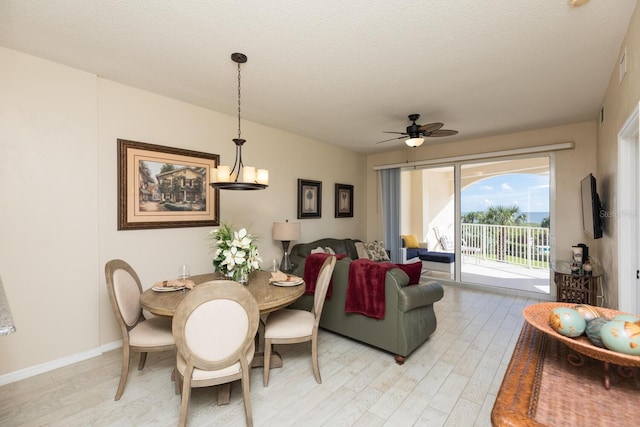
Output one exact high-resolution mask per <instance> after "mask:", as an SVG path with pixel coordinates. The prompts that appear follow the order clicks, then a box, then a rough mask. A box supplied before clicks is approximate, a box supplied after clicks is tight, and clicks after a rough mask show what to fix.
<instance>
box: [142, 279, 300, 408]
mask: <svg viewBox="0 0 640 427" xmlns="http://www.w3.org/2000/svg"><path fill="white" fill-rule="evenodd" d="M271 277H272V276H271V273H270V272H268V271H263V270H256V271H253V272H251V274H249V279H248V281H247V283H246V284H245V286H246V287H247V289H248V290H249V292H251V295H253V297H254V298H255V299H256V302H257V303H258V309H259V310H260V315H261V316H263V315H266V314H268V313H271V312H272V311H276V310H280V309H282V308H284V307H286V306H288V305H290V304H291V303H293V302H294V301H295V300H297V299H298V298H299V297H300V296H302V295H303V294H304V292H305V289H306V285H305V283H304V281H302V280H300V283H299V284H296V285H289V284H287V283H285V284H284V285H277V284H274V283H272V282H271ZM188 280H190V281H191V283H192V284H193V286H194V287H197V286H198V285H200V284H202V283H206V282H211V281H214V280H229V279H228V278H227V277H226V276H224V275H223V274H222V273H220V272H215V273H207V274H199V275H195V276H191V277H189V279H188ZM292 283H293V282H292ZM189 292H190V290H189V289H186V288H185V289H180V290H175V291H171V292H157V291H155V290H153V287H151V288H149V289H147V290H145V291H144V292H143V293H142V294H141V295H140V305H141V307H142V308H143V310H146V311H148V312H149V313H152V314H155V315H156V316H167V317H173V315H174V314H175V312H176V309H177V307H178V305H179V304H180V302H182V300H183V299H184V297H185V296H186V295H187V294H188V293H189ZM263 332H264V324H263V323H262V322H260V327H259V328H258V335H257V336H256V340H257V346H256V353H255V355H254V357H253V362H252V363H251V367H252V368H255V367H261V366H264V339H262V338H261V337H263V336H264V334H263ZM270 360H271V362H270V367H271V368H281V367H282V365H283V362H282V357H281V356H280V354H278V353H277V352H272V353H271V359H270ZM229 395H230V387H229V384H226V385H224V384H223V385H222V386H221V388H220V392H219V394H218V404H220V405H221V404H226V403H229Z"/></svg>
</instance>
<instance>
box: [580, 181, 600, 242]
mask: <svg viewBox="0 0 640 427" xmlns="http://www.w3.org/2000/svg"><path fill="white" fill-rule="evenodd" d="M580 191H581V194H582V228H583V229H584V232H585V233H586V234H587V235H588V236H590V237H591V238H593V239H599V238H601V237H602V216H601V214H600V211H601V210H602V206H601V205H600V198H599V197H598V192H597V191H596V178H595V177H594V176H593V175H592V174H589V175H587V176H586V177H585V178H584V179H583V180H582V181H580Z"/></svg>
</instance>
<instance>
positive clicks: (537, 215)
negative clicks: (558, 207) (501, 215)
mask: <svg viewBox="0 0 640 427" xmlns="http://www.w3.org/2000/svg"><path fill="white" fill-rule="evenodd" d="M523 213H524V214H526V215H527V222H530V223H532V224H540V222H542V220H543V219H545V218H546V217H548V216H549V212H523Z"/></svg>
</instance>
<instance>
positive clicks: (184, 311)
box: [173, 280, 260, 426]
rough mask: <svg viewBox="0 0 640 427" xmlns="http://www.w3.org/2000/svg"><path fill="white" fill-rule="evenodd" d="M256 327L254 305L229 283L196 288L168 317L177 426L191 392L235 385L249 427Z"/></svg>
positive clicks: (257, 313) (245, 293)
mask: <svg viewBox="0 0 640 427" xmlns="http://www.w3.org/2000/svg"><path fill="white" fill-rule="evenodd" d="M259 322H260V310H259V309H258V303H257V302H256V300H255V298H254V297H253V295H251V293H250V292H249V291H248V290H247V288H246V287H245V286H243V285H241V284H240V283H237V282H232V281H229V280H214V281H211V282H207V283H203V284H200V285H198V286H196V287H195V288H194V289H193V290H192V291H190V292H189V294H188V295H187V296H186V297H185V298H184V300H182V302H181V303H180V304H179V305H178V308H177V309H176V313H175V315H174V317H173V336H174V338H175V342H176V347H177V350H178V354H177V362H176V367H177V375H176V381H177V382H179V383H181V385H182V403H181V406H180V421H179V425H180V426H184V425H186V422H187V412H188V410H189V398H190V395H191V388H192V387H209V386H214V385H219V384H227V383H230V382H232V381H236V380H241V383H242V397H243V399H244V409H245V415H246V419H247V425H249V426H252V425H253V417H252V414H251V400H250V374H251V373H250V370H251V362H252V360H253V355H254V352H255V336H256V332H257V331H258V324H259Z"/></svg>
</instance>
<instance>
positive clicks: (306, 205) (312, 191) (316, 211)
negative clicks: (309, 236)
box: [298, 179, 322, 219]
mask: <svg viewBox="0 0 640 427" xmlns="http://www.w3.org/2000/svg"><path fill="white" fill-rule="evenodd" d="M321 216H322V182H321V181H311V180H308V179H298V219H302V218H320V217H321Z"/></svg>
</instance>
